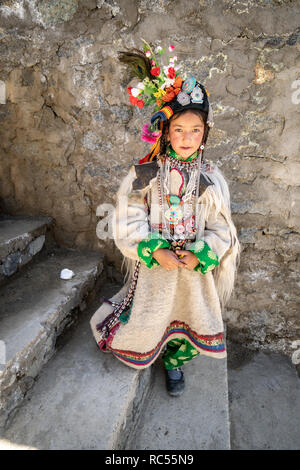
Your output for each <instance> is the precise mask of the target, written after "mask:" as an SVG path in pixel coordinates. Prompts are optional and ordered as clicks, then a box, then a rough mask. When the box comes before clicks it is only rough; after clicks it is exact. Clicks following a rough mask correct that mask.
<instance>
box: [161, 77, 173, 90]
mask: <svg viewBox="0 0 300 470" xmlns="http://www.w3.org/2000/svg"><path fill="white" fill-rule="evenodd" d="M174 82H175V79H174V78H166V79H165V81H164V83H163V84H162V85H161V87H160V88H161V89H162V90H164V89H165V88H169V87H170V86H172V85H173V84H174Z"/></svg>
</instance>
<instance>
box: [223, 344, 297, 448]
mask: <svg viewBox="0 0 300 470" xmlns="http://www.w3.org/2000/svg"><path fill="white" fill-rule="evenodd" d="M228 349H229V355H228V386H229V410H230V437H231V449H232V450H299V447H300V428H299V416H300V381H299V377H298V376H297V371H296V368H295V367H294V366H293V364H292V363H291V361H290V359H289V358H287V357H286V356H283V355H280V354H274V353H264V352H259V351H252V352H250V351H249V349H248V350H247V349H245V348H243V347H241V346H240V345H238V344H235V343H231V344H229V345H228Z"/></svg>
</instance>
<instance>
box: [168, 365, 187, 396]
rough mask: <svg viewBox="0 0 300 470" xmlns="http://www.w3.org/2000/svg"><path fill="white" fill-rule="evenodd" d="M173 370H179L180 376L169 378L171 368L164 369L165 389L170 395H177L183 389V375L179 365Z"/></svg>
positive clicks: (180, 393)
mask: <svg viewBox="0 0 300 470" xmlns="http://www.w3.org/2000/svg"><path fill="white" fill-rule="evenodd" d="M173 370H176V371H180V377H179V378H178V379H177V378H176V379H174V378H171V377H172V370H167V369H166V382H167V391H168V393H169V395H171V396H172V397H177V396H179V395H182V394H183V391H184V375H183V372H182V370H181V368H180V367H178V369H173Z"/></svg>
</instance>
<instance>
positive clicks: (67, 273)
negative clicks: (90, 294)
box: [60, 269, 74, 279]
mask: <svg viewBox="0 0 300 470" xmlns="http://www.w3.org/2000/svg"><path fill="white" fill-rule="evenodd" d="M73 276H74V273H73V271H71V270H70V269H63V270H62V271H61V273H60V278H61V279H72V277H73Z"/></svg>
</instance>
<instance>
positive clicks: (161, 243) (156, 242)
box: [137, 232, 170, 269]
mask: <svg viewBox="0 0 300 470" xmlns="http://www.w3.org/2000/svg"><path fill="white" fill-rule="evenodd" d="M158 248H170V243H169V242H168V241H167V240H166V239H165V238H163V237H162V236H161V235H160V234H159V233H156V232H154V233H151V234H150V235H148V237H147V238H145V239H144V240H142V241H141V242H139V244H138V248H137V253H138V257H139V259H140V260H141V261H142V262H143V263H144V264H145V265H146V266H147V267H148V268H149V269H151V268H153V266H159V262H158V261H156V259H154V258H153V257H152V254H153V252H154V251H155V250H158Z"/></svg>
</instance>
